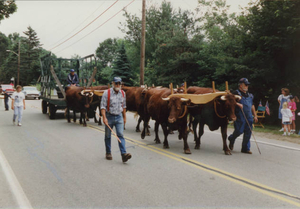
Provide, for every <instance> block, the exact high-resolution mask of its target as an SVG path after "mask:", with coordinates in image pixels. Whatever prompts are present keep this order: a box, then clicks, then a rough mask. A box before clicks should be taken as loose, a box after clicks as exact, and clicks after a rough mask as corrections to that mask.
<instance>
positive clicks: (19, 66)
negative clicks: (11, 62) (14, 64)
mask: <svg viewBox="0 0 300 209" xmlns="http://www.w3.org/2000/svg"><path fill="white" fill-rule="evenodd" d="M20 57H21V55H20V39H19V50H18V82H17V85H19V78H20V60H21V58H20Z"/></svg>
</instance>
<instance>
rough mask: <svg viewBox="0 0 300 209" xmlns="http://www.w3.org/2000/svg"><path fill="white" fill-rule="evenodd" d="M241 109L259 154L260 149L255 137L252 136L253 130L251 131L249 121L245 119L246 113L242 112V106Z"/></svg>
mask: <svg viewBox="0 0 300 209" xmlns="http://www.w3.org/2000/svg"><path fill="white" fill-rule="evenodd" d="M241 110H242V113H243V115H244V118H245V120H246V122H247V124H248V126H249V129H250V131H251V134H252V136H253V138H254V141H255V144H256V147H257V149H258V152H259V154H261V152H260V149H259V147H258V144H257V141H256V138H255V136H254V134H253V131H252V128H251V127H250V124H249V122H248V120H247V118H246V115H245V113H244V110H243V109H242V108H241Z"/></svg>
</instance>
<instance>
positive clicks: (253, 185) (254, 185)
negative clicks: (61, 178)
mask: <svg viewBox="0 0 300 209" xmlns="http://www.w3.org/2000/svg"><path fill="white" fill-rule="evenodd" d="M88 128H91V129H94V130H96V131H100V132H102V133H105V130H104V129H102V128H99V127H96V126H92V125H88ZM124 138H125V139H126V140H127V142H129V143H132V144H134V145H137V146H139V147H142V148H144V149H147V150H149V151H152V152H155V153H158V154H160V155H163V156H165V157H168V158H171V159H174V160H176V161H179V162H181V163H185V164H187V165H190V166H193V167H195V168H198V169H200V170H203V171H206V172H209V173H212V174H214V175H217V176H219V177H222V178H224V179H226V180H229V181H232V182H234V183H237V184H239V185H242V186H245V187H247V188H250V189H252V190H255V191H257V192H260V193H263V194H266V195H268V196H270V197H273V198H275V199H278V200H281V201H283V202H287V203H289V204H291V205H295V206H297V207H300V202H296V201H293V200H291V199H288V198H293V199H296V200H300V197H297V196H295V195H292V194H289V193H286V192H283V191H280V190H277V189H274V188H272V187H268V186H266V185H263V184H260V183H258V182H255V181H251V180H249V179H246V178H243V177H240V176H237V175H234V174H232V173H229V172H226V171H223V170H220V169H218V168H215V167H212V166H209V165H206V164H204V163H200V162H198V161H195V160H192V159H190V158H187V157H183V156H181V155H179V154H175V153H172V152H170V151H167V150H164V149H161V148H158V147H156V146H154V145H148V144H146V143H145V142H141V141H138V140H135V139H131V138H129V137H124ZM286 197H288V198H286Z"/></svg>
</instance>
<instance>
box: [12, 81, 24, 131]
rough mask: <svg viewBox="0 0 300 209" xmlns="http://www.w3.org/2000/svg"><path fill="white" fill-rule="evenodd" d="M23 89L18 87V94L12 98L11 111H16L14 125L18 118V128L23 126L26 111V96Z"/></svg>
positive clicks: (15, 93) (14, 94)
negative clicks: (23, 116)
mask: <svg viewBox="0 0 300 209" xmlns="http://www.w3.org/2000/svg"><path fill="white" fill-rule="evenodd" d="M21 90H22V87H21V86H20V85H18V86H17V92H14V93H13V95H12V96H11V99H12V102H11V109H12V110H14V117H13V123H14V124H15V122H16V118H17V116H18V126H21V125H22V124H21V121H22V115H23V109H24V110H25V95H24V93H23V92H21Z"/></svg>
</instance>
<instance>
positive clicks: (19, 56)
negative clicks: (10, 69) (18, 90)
mask: <svg viewBox="0 0 300 209" xmlns="http://www.w3.org/2000/svg"><path fill="white" fill-rule="evenodd" d="M6 51H7V52H12V53H14V54H15V55H17V56H18V76H17V77H18V78H17V85H19V77H20V60H21V53H20V39H19V47H18V53H16V52H14V51H11V50H6Z"/></svg>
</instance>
